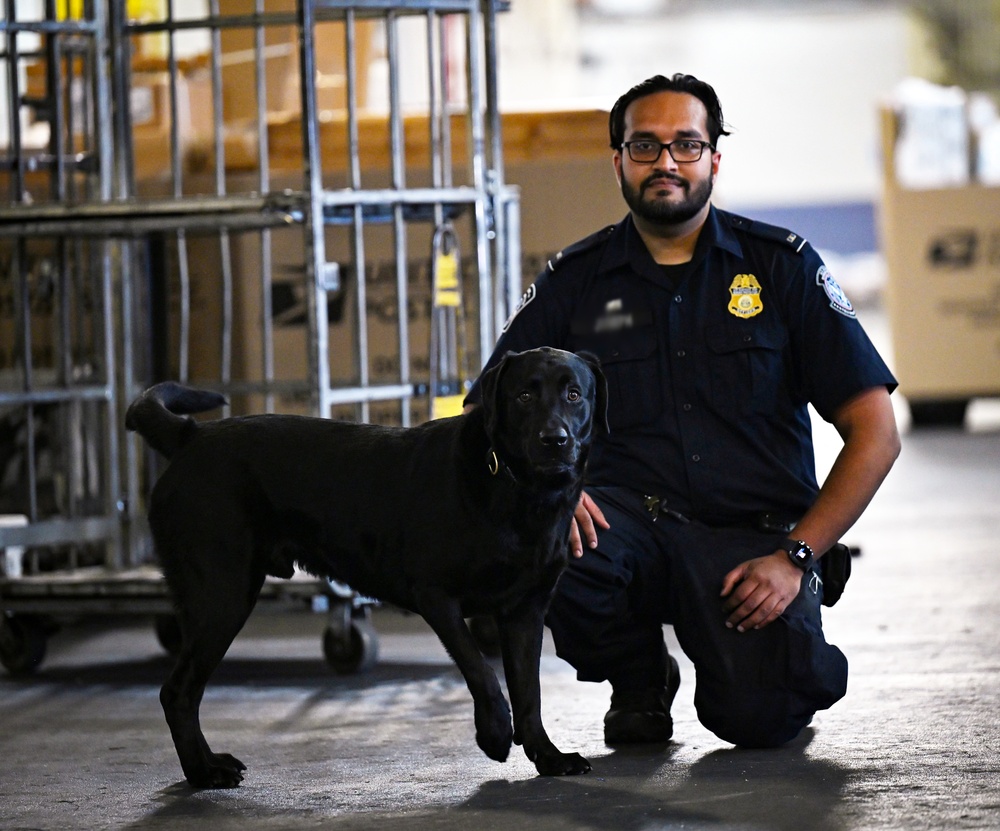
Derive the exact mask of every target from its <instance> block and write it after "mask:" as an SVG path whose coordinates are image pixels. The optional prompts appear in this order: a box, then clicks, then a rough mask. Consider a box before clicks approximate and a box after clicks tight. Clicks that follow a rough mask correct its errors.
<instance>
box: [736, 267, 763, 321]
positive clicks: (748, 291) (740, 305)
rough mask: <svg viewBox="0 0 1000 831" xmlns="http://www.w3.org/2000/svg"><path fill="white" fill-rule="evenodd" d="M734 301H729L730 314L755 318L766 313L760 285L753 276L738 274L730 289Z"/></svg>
mask: <svg viewBox="0 0 1000 831" xmlns="http://www.w3.org/2000/svg"><path fill="white" fill-rule="evenodd" d="M729 293H730V294H731V295H732V296H733V299H732V300H730V301H729V312H730V314H734V315H736V316H737V317H753V316H754V315H759V314H760V313H761V312H762V311H764V304H763V303H762V302H761V300H760V283H758V282H757V278H756V277H754V276H753V275H752V274H737V275H736V277H734V278H733V284H732V285H731V286H730V287H729Z"/></svg>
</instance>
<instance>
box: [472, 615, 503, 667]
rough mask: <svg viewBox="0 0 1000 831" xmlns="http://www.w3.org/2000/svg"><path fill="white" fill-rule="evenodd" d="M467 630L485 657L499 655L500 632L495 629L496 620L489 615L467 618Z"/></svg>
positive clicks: (497, 656) (496, 656)
mask: <svg viewBox="0 0 1000 831" xmlns="http://www.w3.org/2000/svg"><path fill="white" fill-rule="evenodd" d="M469 631H470V632H471V633H472V637H473V638H475V639H476V644H477V645H478V646H479V651H480V652H482V653H483V655H485V656H486V657H487V658H499V657H500V633H499V632H498V631H497V622H496V620H495V619H494V618H493V617H492V616H490V615H479V616H478V617H473V618H469Z"/></svg>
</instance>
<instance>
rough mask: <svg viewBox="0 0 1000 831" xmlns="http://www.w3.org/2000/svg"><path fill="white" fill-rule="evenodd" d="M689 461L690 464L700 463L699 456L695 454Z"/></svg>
mask: <svg viewBox="0 0 1000 831" xmlns="http://www.w3.org/2000/svg"><path fill="white" fill-rule="evenodd" d="M691 461H692V462H700V461H701V456H699V455H698V454H697V453H695V454H694V455H693V456H692V457H691Z"/></svg>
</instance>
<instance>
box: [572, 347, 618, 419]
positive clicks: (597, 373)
mask: <svg viewBox="0 0 1000 831" xmlns="http://www.w3.org/2000/svg"><path fill="white" fill-rule="evenodd" d="M576 354H577V357H578V358H580V359H582V360H583V361H585V362H586V364H587V366H589V367H590V371H591V372H593V373H594V417H593V422H594V425H595V426H596V427H597V429H598V430H602V431H603V432H605V433H610V432H611V428H610V427H609V426H608V379H607V378H605V377H604V370H603V369H601V361H600V359H599V358H598V357H597V356H596V355H594V354H593V353H591V352H577V353H576Z"/></svg>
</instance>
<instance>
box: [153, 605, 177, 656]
mask: <svg viewBox="0 0 1000 831" xmlns="http://www.w3.org/2000/svg"><path fill="white" fill-rule="evenodd" d="M153 628H154V629H155V630H156V639H157V640H158V641H159V642H160V646H162V647H163V650H164V651H165V652H166V653H167V654H168V655H176V654H177V653H178V652H180V651H181V642H182V640H183V639H182V637H181V622H180V621H179V620H178V619H177V615H157V616H156V619H155V620H154V621H153Z"/></svg>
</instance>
